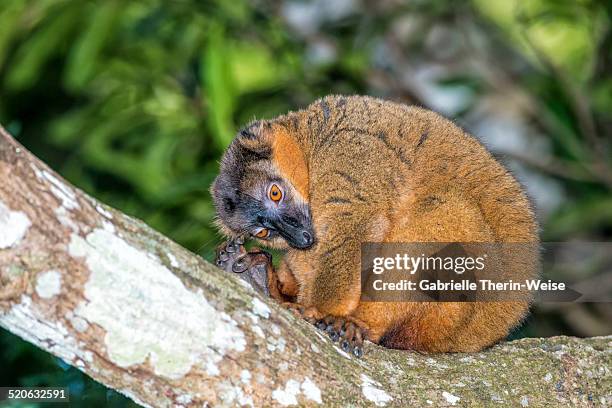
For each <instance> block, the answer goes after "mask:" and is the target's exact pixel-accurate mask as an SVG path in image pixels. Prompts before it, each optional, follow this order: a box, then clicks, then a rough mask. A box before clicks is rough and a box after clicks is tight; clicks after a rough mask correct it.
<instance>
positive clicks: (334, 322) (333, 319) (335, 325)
mask: <svg viewBox="0 0 612 408" xmlns="http://www.w3.org/2000/svg"><path fill="white" fill-rule="evenodd" d="M281 305H282V306H283V307H284V308H286V309H287V310H289V311H291V312H292V313H293V314H295V315H296V316H298V317H301V318H302V319H304V320H306V321H307V322H309V323H311V324H313V325H315V327H316V328H317V329H319V330H321V331H324V332H325V333H327V334H328V335H329V337H330V338H331V340H332V341H333V342H340V347H341V348H342V350H344V351H345V352H347V353H352V354H353V355H354V356H355V357H359V358H360V357H362V356H363V340H364V339H367V338H368V336H367V334H368V327H367V325H366V324H365V323H363V322H362V321H361V320H358V319H355V318H354V317H350V316H345V317H339V316H330V315H324V314H322V313H321V312H319V310H318V309H317V308H316V307H304V306H303V305H300V304H299V303H293V302H284V303H281Z"/></svg>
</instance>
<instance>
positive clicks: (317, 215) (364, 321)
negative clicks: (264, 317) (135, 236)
mask: <svg viewBox="0 0 612 408" xmlns="http://www.w3.org/2000/svg"><path fill="white" fill-rule="evenodd" d="M211 193H212V196H213V200H214V203H215V207H216V210H217V221H216V222H217V225H218V227H219V229H220V231H221V232H222V233H223V234H224V235H226V236H227V237H228V242H227V243H226V244H224V245H222V246H221V247H220V248H219V249H218V252H217V260H216V262H217V265H219V266H220V267H221V268H223V269H225V270H226V271H233V272H237V273H241V274H242V275H243V276H245V277H247V278H248V280H250V281H251V282H252V284H253V285H254V286H255V287H257V288H259V289H260V290H262V291H263V292H265V293H266V294H269V295H270V296H271V297H273V298H274V299H276V300H278V301H279V302H281V303H282V304H283V305H285V306H286V307H288V308H290V309H292V310H293V311H295V312H296V313H298V314H299V315H301V316H302V317H304V318H305V319H306V320H308V321H310V322H311V323H314V324H316V325H317V327H319V328H321V329H324V330H327V331H328V332H329V333H330V335H331V336H332V338H333V339H334V340H339V341H340V342H341V346H342V348H343V349H344V350H347V351H352V352H353V353H354V354H355V355H358V356H360V355H361V354H362V341H363V340H364V339H367V340H370V341H372V342H374V343H377V344H379V345H382V346H385V347H389V348H395V349H411V350H418V351H424V352H471V351H472V352H473V351H478V350H481V349H483V348H484V347H487V346H489V345H491V344H493V343H495V342H496V341H498V340H500V339H502V338H505V337H506V336H507V335H508V333H509V331H510V330H511V329H512V328H514V327H515V326H517V325H518V324H519V323H520V322H521V320H522V319H523V318H524V316H525V315H526V313H527V311H528V309H529V301H528V300H525V301H504V302H501V301H500V302H364V301H362V299H361V296H360V292H361V282H360V280H361V273H360V246H361V243H363V242H496V243H535V244H537V243H538V225H537V222H536V219H535V216H534V212H533V210H532V207H531V204H530V201H529V200H528V198H527V196H526V194H525V192H524V191H523V189H522V187H521V185H520V184H519V183H518V182H517V181H516V180H515V178H514V177H513V176H512V175H511V174H510V173H509V172H508V170H506V169H505V168H504V166H503V165H502V164H500V163H499V162H498V161H497V160H496V159H495V158H494V157H493V156H492V154H491V153H490V152H489V151H488V150H487V149H486V148H485V147H484V146H483V145H482V144H481V143H480V142H479V141H477V139H476V138H474V137H473V136H471V135H469V134H468V133H466V132H465V131H464V130H462V129H461V128H459V127H458V126H456V125H455V124H453V123H452V122H451V121H449V120H447V119H445V118H443V117H442V116H440V115H438V114H437V113H434V112H432V111H429V110H426V109H422V108H419V107H415V106H407V105H403V104H399V103H394V102H390V101H385V100H381V99H376V98H372V97H365V96H328V97H325V98H322V99H320V100H318V101H316V102H314V103H312V104H311V105H310V106H308V107H307V108H305V109H303V110H300V111H296V112H290V113H288V114H286V115H283V116H280V117H277V118H275V119H272V120H260V121H255V122H253V123H251V124H250V125H248V126H246V127H245V128H244V129H242V130H241V131H240V132H239V133H238V134H237V136H236V137H235V139H234V140H233V141H232V142H231V144H230V146H229V147H228V149H227V151H226V152H225V154H224V155H223V158H222V160H221V165H220V174H219V176H218V177H217V178H216V180H215V181H214V183H213V185H212V187H211ZM245 238H252V239H254V240H256V242H257V243H259V244H261V245H263V246H267V247H271V248H278V249H283V250H285V253H284V256H283V258H282V261H281V263H280V265H279V266H278V267H277V268H274V267H273V266H272V263H271V257H270V256H269V255H268V254H267V253H266V252H263V251H262V250H260V249H252V250H251V251H246V250H245V249H244V246H243V243H244V239H245ZM510 252H511V251H509V253H505V254H504V255H503V256H504V259H503V262H502V263H503V268H505V270H504V271H503V272H504V273H509V274H511V275H512V276H515V277H517V278H532V277H535V276H536V275H537V274H538V268H539V259H538V257H537V256H532V257H527V259H525V257H522V258H521V257H518V256H516V255H513V254H512V253H510ZM500 273H501V271H500Z"/></svg>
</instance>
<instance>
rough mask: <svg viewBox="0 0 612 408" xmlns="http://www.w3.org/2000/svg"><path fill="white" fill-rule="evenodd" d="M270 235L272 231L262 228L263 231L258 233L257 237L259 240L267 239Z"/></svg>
mask: <svg viewBox="0 0 612 408" xmlns="http://www.w3.org/2000/svg"><path fill="white" fill-rule="evenodd" d="M269 233H270V231H269V230H268V229H266V228H262V229H261V230H259V232H257V234H255V236H256V237H257V238H265V237H267V236H268V234H269Z"/></svg>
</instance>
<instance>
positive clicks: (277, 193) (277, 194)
mask: <svg viewBox="0 0 612 408" xmlns="http://www.w3.org/2000/svg"><path fill="white" fill-rule="evenodd" d="M268 196H270V200H272V201H274V202H275V203H278V202H279V201H280V200H281V199H282V198H283V192H282V190H281V189H280V187H279V186H277V185H276V184H272V187H270V192H269V193H268Z"/></svg>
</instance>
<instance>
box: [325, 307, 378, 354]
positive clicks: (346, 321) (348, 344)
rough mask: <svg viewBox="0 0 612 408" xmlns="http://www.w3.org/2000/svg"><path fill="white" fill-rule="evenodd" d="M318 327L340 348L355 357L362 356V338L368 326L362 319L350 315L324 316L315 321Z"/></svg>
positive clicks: (366, 334) (366, 332)
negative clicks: (337, 343) (338, 344)
mask: <svg viewBox="0 0 612 408" xmlns="http://www.w3.org/2000/svg"><path fill="white" fill-rule="evenodd" d="M316 326H317V328H318V329H320V330H323V331H324V332H326V333H327V334H328V335H329V337H330V338H331V339H332V341H334V342H340V348H341V349H342V350H344V351H345V352H347V353H352V354H353V355H354V356H355V357H359V358H360V357H362V356H363V340H364V339H366V338H367V337H368V327H367V326H366V324H365V323H363V322H362V321H360V320H358V319H355V318H353V317H350V316H344V317H339V316H326V317H325V318H323V319H321V320H319V321H318V322H317V323H316Z"/></svg>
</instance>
